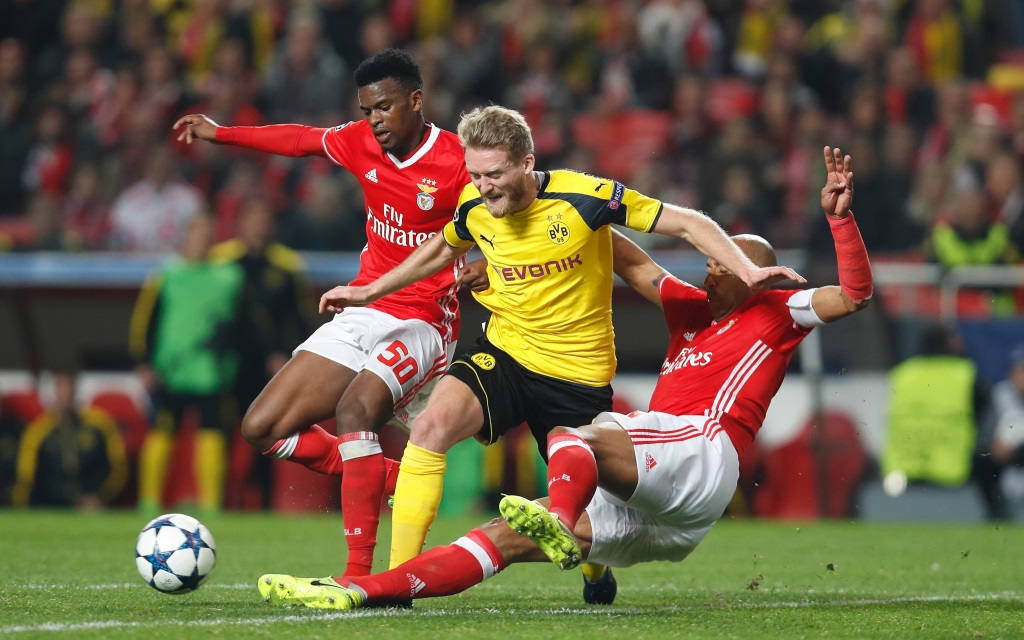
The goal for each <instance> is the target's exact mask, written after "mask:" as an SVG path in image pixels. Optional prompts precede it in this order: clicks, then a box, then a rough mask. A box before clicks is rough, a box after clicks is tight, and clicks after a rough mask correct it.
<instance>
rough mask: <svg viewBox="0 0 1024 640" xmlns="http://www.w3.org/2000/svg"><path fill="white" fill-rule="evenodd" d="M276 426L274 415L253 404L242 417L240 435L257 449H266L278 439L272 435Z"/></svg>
mask: <svg viewBox="0 0 1024 640" xmlns="http://www.w3.org/2000/svg"><path fill="white" fill-rule="evenodd" d="M276 426H277V420H276V419H275V418H274V416H272V415H271V414H270V413H269V412H267V411H263V410H261V409H260V408H259V407H257V406H256V405H253V406H252V407H249V410H248V411H247V412H246V413H245V416H244V417H243V418H242V425H241V431H242V437H243V438H245V441H246V442H248V443H249V444H250V445H252V447H253V448H254V449H256V450H257V451H261V452H262V451H266V450H267V449H269V448H270V447H271V446H273V444H274V443H275V442H277V441H278V440H279V439H280V438H279V437H276V436H275V435H274V429H275V427H276Z"/></svg>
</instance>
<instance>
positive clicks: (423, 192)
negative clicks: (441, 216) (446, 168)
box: [416, 178, 437, 211]
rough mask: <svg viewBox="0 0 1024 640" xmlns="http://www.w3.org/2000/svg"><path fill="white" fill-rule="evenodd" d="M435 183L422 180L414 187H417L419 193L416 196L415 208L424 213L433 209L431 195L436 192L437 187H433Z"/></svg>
mask: <svg viewBox="0 0 1024 640" xmlns="http://www.w3.org/2000/svg"><path fill="white" fill-rule="evenodd" d="M436 184H437V181H435V180H430V179H428V178H423V179H422V180H420V183H419V184H417V185H416V186H417V187H419V189H420V192H419V193H418V194H416V206H417V207H419V208H420V209H422V210H424V211H430V210H431V209H433V208H434V196H433V195H431V194H433V193H434V192H435V191H437V187H436V186H434V185H436Z"/></svg>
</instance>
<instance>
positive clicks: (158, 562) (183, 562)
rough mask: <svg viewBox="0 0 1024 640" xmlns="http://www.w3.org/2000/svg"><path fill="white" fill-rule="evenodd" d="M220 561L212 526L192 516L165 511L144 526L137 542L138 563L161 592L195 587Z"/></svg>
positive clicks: (177, 591)
mask: <svg viewBox="0 0 1024 640" xmlns="http://www.w3.org/2000/svg"><path fill="white" fill-rule="evenodd" d="M216 562H217V546H216V543H215V542H214V541H213V536H212V535H210V530H209V529H207V528H206V526H204V525H203V523H201V522H199V521H198V520H196V519H195V518H193V517H192V516H186V515H183V514H180V513H168V514H166V515H162V516H160V517H159V518H156V519H155V520H152V521H151V522H150V523H149V524H147V525H146V526H145V527H143V528H142V533H140V534H139V538H138V540H136V542H135V567H136V568H137V569H138V570H139V575H141V576H142V579H143V580H145V581H146V584H148V585H149V586H151V587H153V588H154V589H156V590H157V591H160V592H161V593H172V594H181V593H189V592H190V591H195V590H196V589H198V588H199V585H201V584H203V582H204V581H205V580H206V579H207V578H208V577H209V576H210V572H211V571H213V565H214V564H215V563H216Z"/></svg>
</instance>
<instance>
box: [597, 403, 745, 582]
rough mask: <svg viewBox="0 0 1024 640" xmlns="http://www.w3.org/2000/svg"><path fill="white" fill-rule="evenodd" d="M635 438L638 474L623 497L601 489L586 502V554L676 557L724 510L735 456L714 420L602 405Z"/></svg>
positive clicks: (617, 563) (600, 558)
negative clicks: (628, 411) (629, 493)
mask: <svg viewBox="0 0 1024 640" xmlns="http://www.w3.org/2000/svg"><path fill="white" fill-rule="evenodd" d="M594 422H595V423H596V422H615V423H617V424H619V425H621V426H622V427H623V428H624V429H625V430H626V432H627V433H628V434H629V436H630V438H631V439H632V440H633V451H634V454H635V457H636V464H637V472H638V475H639V482H638V483H637V488H636V492H635V493H634V494H633V495H632V496H631V497H630V499H629V500H626V501H625V502H623V501H621V500H619V499H618V498H616V497H615V496H613V495H611V494H609V493H606V492H605V491H603V490H601V489H598V491H597V493H596V494H595V495H594V499H593V500H591V502H590V504H589V505H588V506H587V514H588V515H589V517H590V524H591V528H592V529H593V542H592V545H591V550H590V555H589V556H588V560H589V561H590V562H597V563H600V564H605V565H608V566H612V567H628V566H630V565H633V564H636V563H638V562H651V561H656V560H668V561H672V562H678V561H680V560H682V559H684V558H686V556H688V555H690V552H692V551H693V550H694V549H695V548H696V547H697V545H698V544H699V543H700V541H701V540H703V539H704V536H705V535H707V533H708V531H710V530H711V526H712V525H713V524H714V523H715V522H716V521H717V520H718V519H719V518H721V517H722V513H724V512H725V508H726V506H728V504H729V501H730V500H731V499H732V496H733V493H734V492H735V490H736V483H737V482H738V480H739V458H738V457H737V455H736V450H735V449H734V448H733V445H732V441H731V440H729V436H728V435H727V434H726V433H725V431H724V430H723V429H722V427H721V425H720V424H718V422H717V421H716V420H713V419H711V418H708V417H706V416H673V415H669V414H666V413H657V412H651V413H644V412H634V413H631V414H629V415H628V416H627V415H623V414H621V413H602V414H600V415H598V416H597V418H595V420H594Z"/></svg>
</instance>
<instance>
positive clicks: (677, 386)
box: [260, 147, 872, 609]
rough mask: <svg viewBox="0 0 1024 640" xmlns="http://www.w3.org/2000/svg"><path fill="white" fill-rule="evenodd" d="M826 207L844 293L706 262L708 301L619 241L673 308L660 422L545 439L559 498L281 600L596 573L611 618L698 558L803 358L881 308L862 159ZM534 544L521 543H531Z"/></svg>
mask: <svg viewBox="0 0 1024 640" xmlns="http://www.w3.org/2000/svg"><path fill="white" fill-rule="evenodd" d="M824 152H825V153H824V155H825V165H826V167H827V169H828V178H827V182H826V185H825V187H824V188H823V189H822V192H821V205H822V209H824V211H825V214H826V218H827V220H828V222H829V225H830V227H831V229H832V237H833V240H834V241H835V249H836V255H837V258H838V267H839V286H825V287H818V288H815V289H804V290H794V289H787V290H767V291H757V290H754V289H752V288H751V287H749V286H748V285H747V284H746V283H744V282H743V281H742V280H740V278H738V277H737V276H736V275H735V274H734V273H732V272H731V271H730V270H729V269H728V268H726V267H725V266H723V265H722V264H721V263H719V262H717V261H716V260H714V259H710V258H709V259H708V263H707V275H706V277H705V279H704V288H703V289H701V288H697V287H694V286H691V285H688V284H686V283H684V282H682V281H681V280H679V279H677V278H675V277H673V276H672V275H670V274H669V273H667V272H666V271H664V270H663V269H662V268H661V267H660V266H658V265H657V264H656V263H655V262H654V261H653V260H651V258H650V257H649V256H648V255H647V254H645V253H644V252H643V250H641V249H640V248H639V247H637V246H636V245H635V244H633V243H632V242H630V241H629V240H628V239H626V238H625V237H624V236H622V235H621V234H616V235H615V237H614V254H615V272H616V273H617V274H618V275H619V276H621V277H622V279H623V280H625V281H626V282H627V283H628V284H629V285H630V286H631V287H633V288H634V289H636V290H637V291H638V292H639V293H640V294H641V295H643V296H644V297H645V298H646V299H648V300H650V301H651V302H653V303H654V304H656V305H657V306H659V307H662V308H663V310H664V314H665V319H666V321H667V323H668V328H669V332H670V338H669V340H670V343H669V348H668V352H667V354H666V358H665V362H664V364H663V365H662V368H661V373H660V376H659V378H658V383H657V385H656V387H655V391H654V396H653V397H652V398H651V406H650V410H649V411H635V412H633V413H631V414H629V415H624V414H620V413H612V412H606V413H601V414H599V415H598V416H597V418H595V419H594V421H593V423H592V424H589V425H585V426H581V427H579V428H567V427H556V428H555V429H553V430H552V431H551V432H550V435H549V436H548V440H547V454H548V490H549V496H550V497H549V498H544V499H541V500H538V501H531V500H527V499H525V498H520V497H518V496H506V497H505V498H504V499H503V500H502V502H501V505H500V510H501V513H502V515H503V516H504V521H503V520H494V521H492V522H490V523H489V524H486V525H484V526H482V527H480V528H477V529H474V530H472V531H471V532H469V533H468V534H467V535H466V536H464V537H462V538H459V539H458V540H456V541H455V542H454V543H452V544H450V545H447V546H443V547H436V548H434V549H431V550H429V551H427V552H425V553H423V554H421V555H419V556H417V557H415V558H413V559H412V560H409V561H408V562H406V563H404V564H402V565H400V566H398V567H396V568H394V569H392V570H390V571H385V572H383V573H379V574H377V575H373V576H364V577H355V578H338V579H334V578H330V577H328V578H320V579H309V578H296V577H293V576H287V575H280V574H268V575H264V576H262V577H261V578H260V585H261V586H260V593H261V595H263V594H264V593H265V594H266V595H265V596H264V597H265V598H266V599H267V601H268V602H270V603H271V604H274V605H283V606H304V607H310V608H315V609H357V608H360V607H365V606H373V605H376V604H380V603H386V602H392V601H397V600H402V599H407V598H410V597H411V598H429V597H436V596H445V595H452V594H455V593H459V592H461V591H464V590H465V589H468V588H469V587H471V586H473V585H475V584H478V583H480V582H482V581H483V580H486V579H488V578H490V577H491V576H493V575H494V574H496V573H498V572H500V571H501V570H503V569H504V568H505V567H506V566H508V565H510V564H513V563H518V562H543V561H552V562H554V564H555V565H557V566H559V567H560V568H562V569H567V568H571V567H575V566H576V565H577V564H579V563H580V562H581V561H582V560H586V561H587V562H588V566H587V567H585V570H584V580H585V582H584V597H585V599H586V601H587V602H589V603H599V604H611V603H612V601H613V600H614V598H615V594H616V589H617V586H616V582H615V579H614V578H613V577H612V573H611V569H609V568H608V567H628V566H630V565H633V564H637V563H640V562H653V561H672V562H678V561H681V560H683V559H684V558H686V557H687V556H688V555H689V554H690V553H691V552H692V551H693V550H694V549H695V548H696V547H697V545H698V544H699V543H700V541H701V540H702V539H703V538H704V537H705V536H706V535H707V533H708V532H709V531H710V529H711V527H712V525H713V524H714V523H715V522H716V521H717V520H718V519H719V518H720V517H721V516H722V513H723V512H724V511H725V507H726V505H727V504H728V503H729V500H730V499H731V498H732V495H733V493H734V491H735V489H736V482H737V480H738V478H739V455H740V454H742V452H743V450H744V449H745V448H746V447H747V446H749V445H750V443H751V442H752V440H753V438H754V436H755V434H756V433H757V431H758V430H759V429H760V428H761V423H762V421H763V420H764V416H765V412H766V411H767V409H768V404H769V403H770V402H771V399H772V398H773V397H774V396H775V394H776V392H777V391H778V390H779V386H780V385H781V383H782V378H783V376H784V375H785V371H786V366H787V364H788V362H789V360H790V358H791V357H792V354H793V350H794V348H795V347H796V345H797V344H799V342H800V341H801V340H802V339H803V338H804V337H806V336H807V334H809V333H810V332H811V331H812V330H813V329H814V328H815V327H817V326H820V325H823V324H827V323H830V322H834V321H836V320H840V319H842V318H845V317H847V316H849V315H851V314H853V313H856V312H858V311H860V310H861V309H863V308H864V307H866V306H867V304H868V299H869V298H870V297H871V293H872V279H871V266H870V263H869V261H868V255H867V250H866V248H865V246H864V242H863V240H862V239H861V235H860V231H859V230H858V228H857V224H856V222H855V221H854V218H853V215H852V213H851V212H850V205H851V202H852V199H853V173H852V171H851V169H850V162H851V161H850V156H845V157H844V156H843V155H842V154H841V152H840V151H839V150H838V149H835V150H832V149H830V148H828V147H825V149H824ZM733 241H734V242H735V243H736V245H737V246H738V247H739V248H740V249H741V250H742V251H743V252H744V253H745V254H746V255H747V257H748V258H749V259H750V260H751V261H752V262H753V263H754V264H755V265H757V266H758V267H762V268H764V267H768V266H770V265H774V264H775V260H776V256H775V251H774V250H773V249H772V247H771V245H770V244H768V242H767V241H765V240H764V239H763V238H760V237H757V236H751V235H746V236H736V237H734V238H733ZM520 534H522V535H520Z"/></svg>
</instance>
